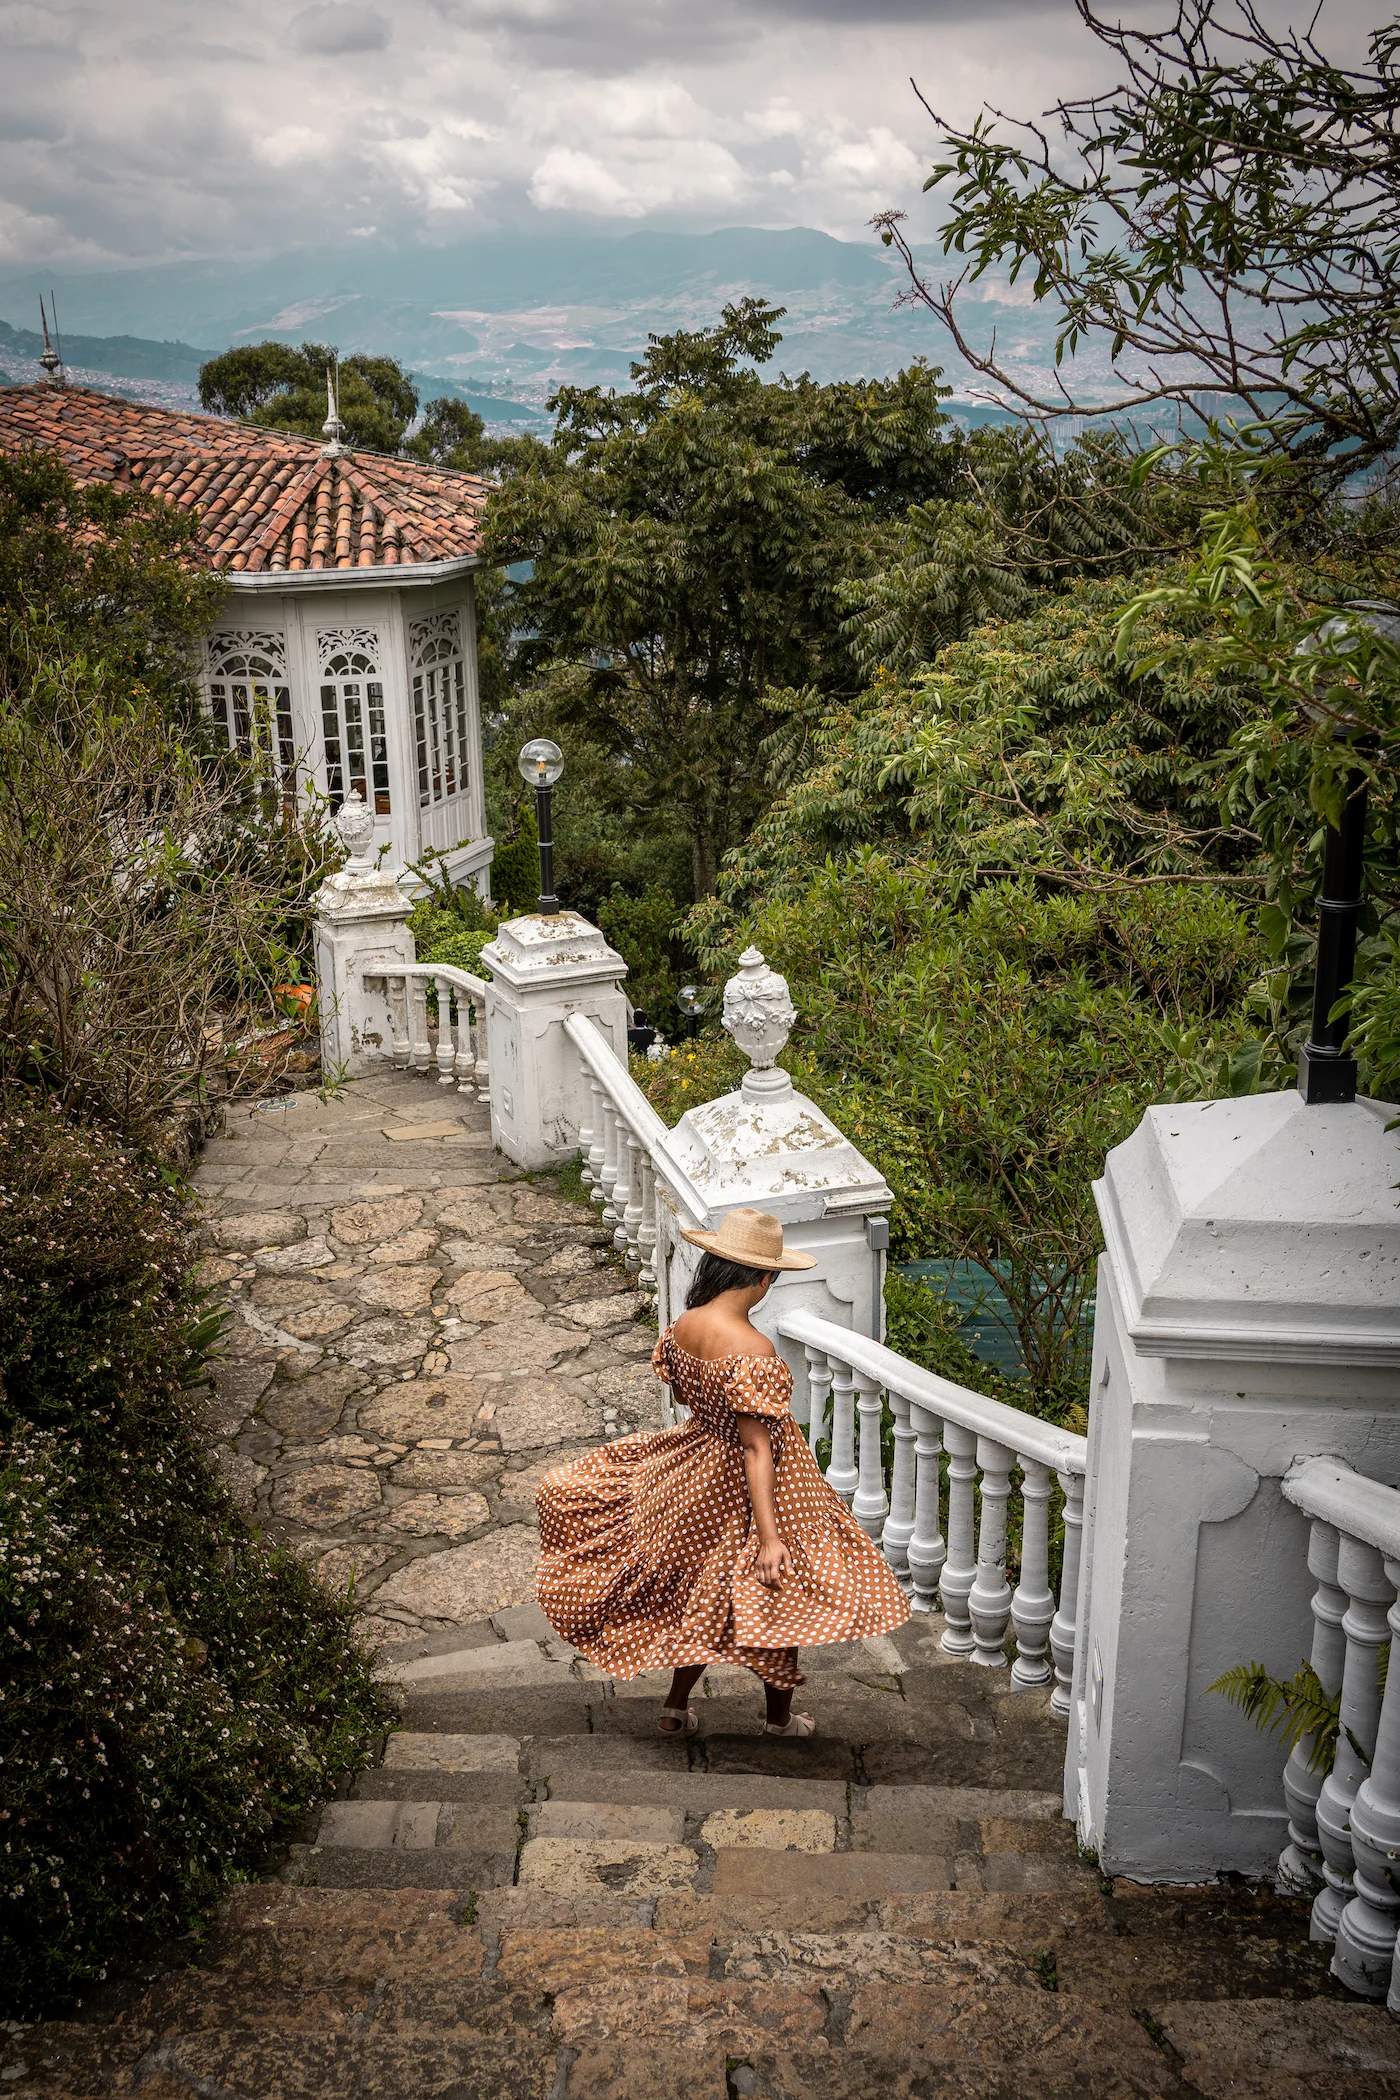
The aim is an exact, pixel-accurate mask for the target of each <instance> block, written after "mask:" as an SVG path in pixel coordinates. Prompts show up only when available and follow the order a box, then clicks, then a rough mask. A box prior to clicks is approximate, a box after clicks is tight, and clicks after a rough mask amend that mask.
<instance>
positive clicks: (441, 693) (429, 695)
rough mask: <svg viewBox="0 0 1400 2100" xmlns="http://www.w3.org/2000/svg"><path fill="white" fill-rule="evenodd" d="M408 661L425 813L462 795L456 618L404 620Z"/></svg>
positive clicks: (462, 690) (463, 700)
mask: <svg viewBox="0 0 1400 2100" xmlns="http://www.w3.org/2000/svg"><path fill="white" fill-rule="evenodd" d="M408 655H409V663H410V665H411V667H412V675H413V735H414V747H415V751H416V755H417V765H418V806H419V808H420V809H431V808H432V806H433V805H434V804H435V803H438V802H447V801H449V800H450V799H451V798H452V796H454V795H464V794H465V793H466V791H467V784H468V771H467V753H468V749H469V743H468V737H467V680H466V671H465V669H464V667H463V663H462V623H461V620H460V618H459V616H458V615H457V614H456V613H455V612H442V613H429V614H427V615H426V617H425V618H423V619H421V620H410V622H409V626H408Z"/></svg>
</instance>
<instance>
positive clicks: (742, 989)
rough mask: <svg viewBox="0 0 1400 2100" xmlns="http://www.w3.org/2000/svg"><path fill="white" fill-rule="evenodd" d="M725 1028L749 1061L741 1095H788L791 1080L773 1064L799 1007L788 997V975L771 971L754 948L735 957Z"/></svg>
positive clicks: (727, 993) (727, 988)
mask: <svg viewBox="0 0 1400 2100" xmlns="http://www.w3.org/2000/svg"><path fill="white" fill-rule="evenodd" d="M722 1018H723V1022H724V1026H725V1027H726V1028H727V1029H728V1031H729V1033H730V1034H731V1035H732V1036H733V1038H734V1040H735V1042H736V1043H737V1044H738V1045H739V1048H740V1049H741V1050H742V1051H743V1053H744V1055H745V1057H746V1058H747V1059H748V1061H749V1069H748V1071H747V1072H746V1073H745V1074H744V1083H743V1087H742V1091H743V1092H744V1093H745V1094H747V1095H749V1096H750V1097H753V1096H755V1095H757V1096H766V1095H772V1094H787V1093H791V1091H792V1081H791V1079H790V1078H789V1077H788V1075H787V1073H786V1072H784V1071H782V1070H781V1069H780V1068H779V1067H778V1064H777V1056H778V1052H779V1051H780V1050H781V1049H782V1047H783V1045H784V1043H785V1042H786V1041H787V1039H788V1034H789V1031H790V1030H791V1028H792V1024H793V1022H794V1021H795V1020H796V1019H797V1008H796V1007H795V1006H794V1005H793V1003H792V1000H791V998H790V997H789V995H788V986H787V979H786V977H782V976H780V975H779V974H778V972H777V971H776V970H770V969H769V967H768V965H767V963H766V962H765V961H764V959H763V954H762V951H761V950H760V949H758V948H746V949H745V950H744V952H743V954H742V955H741V956H740V957H739V974H738V975H737V977H731V978H730V980H729V982H728V984H726V986H725V987H724V1013H723V1016H722Z"/></svg>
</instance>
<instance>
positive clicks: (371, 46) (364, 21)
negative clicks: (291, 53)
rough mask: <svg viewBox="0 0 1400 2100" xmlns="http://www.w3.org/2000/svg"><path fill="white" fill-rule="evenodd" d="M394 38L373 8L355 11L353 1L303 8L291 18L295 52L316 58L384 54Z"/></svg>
mask: <svg viewBox="0 0 1400 2100" xmlns="http://www.w3.org/2000/svg"><path fill="white" fill-rule="evenodd" d="M392 35H393V29H392V27H391V25H390V24H389V23H388V22H386V21H385V19H384V17H383V15H380V14H376V13H375V11H374V9H373V8H372V7H356V6H355V5H354V4H353V0H332V4H330V5H327V6H318V7H305V8H303V9H302V11H301V13H300V14H299V15H294V16H293V18H292V42H293V43H294V44H295V46H296V48H297V50H298V51H306V52H313V53H315V54H316V55H317V56H318V57H329V58H339V57H341V56H342V55H343V54H345V53H347V52H350V51H383V50H384V49H385V48H386V47H387V45H388V43H389V39H390V37H391V36H392Z"/></svg>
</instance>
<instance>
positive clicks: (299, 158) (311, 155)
mask: <svg viewBox="0 0 1400 2100" xmlns="http://www.w3.org/2000/svg"><path fill="white" fill-rule="evenodd" d="M329 150H330V140H329V139H328V138H327V137H326V136H325V134H324V132H320V131H311V130H310V129H308V127H307V126H306V125H305V124H283V125H281V126H280V127H279V129H278V130H276V131H269V132H267V133H266V134H265V135H264V136H263V137H262V138H260V139H254V141H253V151H254V153H256V155H257V157H258V159H259V160H260V161H264V162H265V163H266V164H267V166H268V167H269V168H295V167H297V166H299V165H300V164H301V163H302V162H304V161H314V160H322V159H324V158H325V156H326V154H327V152H328V151H329Z"/></svg>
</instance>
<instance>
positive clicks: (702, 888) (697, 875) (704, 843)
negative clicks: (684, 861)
mask: <svg viewBox="0 0 1400 2100" xmlns="http://www.w3.org/2000/svg"><path fill="white" fill-rule="evenodd" d="M690 875H691V880H692V882H693V883H694V884H695V898H696V902H697V903H698V902H699V900H700V899H701V898H702V897H713V895H714V893H715V842H714V838H713V836H712V835H711V833H710V831H709V829H708V828H702V829H697V830H695V831H692V833H691V834H690Z"/></svg>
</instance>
